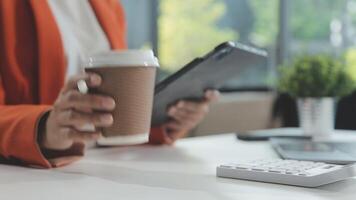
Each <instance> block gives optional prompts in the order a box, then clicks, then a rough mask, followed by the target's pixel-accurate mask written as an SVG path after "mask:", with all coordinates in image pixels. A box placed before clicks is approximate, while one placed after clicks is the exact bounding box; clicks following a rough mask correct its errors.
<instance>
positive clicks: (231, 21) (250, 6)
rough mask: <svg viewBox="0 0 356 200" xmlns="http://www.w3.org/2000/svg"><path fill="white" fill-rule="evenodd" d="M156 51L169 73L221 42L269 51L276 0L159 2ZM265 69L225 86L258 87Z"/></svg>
mask: <svg viewBox="0 0 356 200" xmlns="http://www.w3.org/2000/svg"><path fill="white" fill-rule="evenodd" d="M159 3H160V4H159V18H158V29H159V31H158V34H159V35H158V38H159V40H158V49H159V56H160V61H161V64H162V69H163V70H164V71H165V72H166V74H170V73H173V72H175V71H177V70H178V69H179V68H181V67H182V66H184V65H185V64H186V63H188V62H189V61H191V60H192V59H193V58H195V57H197V56H202V55H204V54H205V53H207V52H208V51H210V50H211V49H212V48H213V47H215V46H217V45H218V44H220V43H222V42H225V41H230V40H231V41H239V42H242V43H244V44H250V45H254V46H258V47H263V48H266V49H271V50H273V48H274V44H275V39H276V35H277V31H278V26H277V22H278V20H277V19H278V16H277V12H276V9H277V5H278V1H277V0H270V1H260V0H180V1H177V0H160V1H159ZM268 75H269V68H268V67H267V65H266V63H265V64H264V66H262V68H261V66H256V68H250V69H248V70H246V71H245V72H243V73H241V74H240V75H239V76H238V77H236V78H235V79H234V80H232V81H231V82H230V83H229V86H231V87H241V86H250V87H251V86H260V85H265V84H266V82H267V81H268Z"/></svg>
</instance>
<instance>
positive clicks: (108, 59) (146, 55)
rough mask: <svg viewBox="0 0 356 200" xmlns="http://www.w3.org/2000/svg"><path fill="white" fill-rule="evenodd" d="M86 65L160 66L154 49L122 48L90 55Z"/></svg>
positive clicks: (89, 66)
mask: <svg viewBox="0 0 356 200" xmlns="http://www.w3.org/2000/svg"><path fill="white" fill-rule="evenodd" d="M84 64H85V67H87V68H91V67H130V66H133V67H138V66H140V67H141V66H142V67H159V63H158V59H157V58H156V57H155V56H154V54H153V51H152V50H121V51H109V52H102V53H99V54H95V55H92V56H89V57H88V58H87V59H86V61H85V63H84Z"/></svg>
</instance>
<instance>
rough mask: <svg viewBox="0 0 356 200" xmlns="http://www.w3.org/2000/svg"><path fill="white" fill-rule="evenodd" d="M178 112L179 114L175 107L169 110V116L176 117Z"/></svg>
mask: <svg viewBox="0 0 356 200" xmlns="http://www.w3.org/2000/svg"><path fill="white" fill-rule="evenodd" d="M176 112H177V109H176V108H174V107H173V108H171V109H169V112H168V114H169V115H174V114H175V113H176Z"/></svg>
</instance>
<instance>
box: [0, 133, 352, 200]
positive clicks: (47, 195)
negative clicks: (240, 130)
mask: <svg viewBox="0 0 356 200" xmlns="http://www.w3.org/2000/svg"><path fill="white" fill-rule="evenodd" d="M355 135H356V132H355ZM274 157H277V155H276V154H275V153H274V151H273V150H272V149H271V148H270V146H269V145H268V143H266V142H242V141H237V140H236V138H235V135H233V134H226V135H220V136H209V137H200V138H190V139H183V140H181V141H179V142H178V143H177V144H176V145H175V146H174V147H167V146H166V147H152V146H139V147H122V148H105V149H93V150H89V151H88V152H87V155H86V157H85V158H84V159H82V160H81V161H79V162H77V163H75V164H73V165H70V166H67V167H64V168H60V169H54V170H36V169H29V168H23V167H14V166H6V165H0V199H1V200H3V199H4V200H8V199H23V200H26V199H29V200H31V199H34V200H42V199H43V200H49V199H51V200H57V199H76V200H78V199H81V200H91V199H95V200H98V199H100V200H106V199H108V200H109V199H110V200H111V199H115V200H117V199H124V200H130V199H137V200H150V199H152V200H159V199H169V200H172V199H179V200H183V199H184V200H185V199H197V200H200V199H202V200H203V199H204V200H210V199H216V200H218V199H219V200H222V199H228V200H230V199H239V200H243V199H248V200H255V199H263V200H268V199H271V200H278V199H281V200H285V199H288V200H289V199H292V200H294V199H295V200H301V199H302V200H313V199H330V200H331V199H333V200H334V199H338V200H341V199H349V200H355V199H356V179H349V180H346V181H341V182H338V183H334V184H330V185H326V186H323V187H320V188H317V189H307V188H300V187H292V186H284V185H276V184H267V183H258V182H250V181H241V180H232V179H223V178H217V177H216V176H215V167H216V166H217V165H218V164H220V163H223V162H231V161H234V160H236V161H238V160H241V159H255V158H256V159H257V158H274Z"/></svg>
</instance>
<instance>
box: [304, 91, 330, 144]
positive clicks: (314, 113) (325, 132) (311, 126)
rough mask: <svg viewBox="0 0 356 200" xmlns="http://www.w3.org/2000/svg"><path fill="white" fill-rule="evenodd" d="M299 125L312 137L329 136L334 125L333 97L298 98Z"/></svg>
mask: <svg viewBox="0 0 356 200" xmlns="http://www.w3.org/2000/svg"><path fill="white" fill-rule="evenodd" d="M298 115H299V125H300V127H301V128H302V130H303V132H304V134H305V135H309V136H312V137H313V139H318V138H326V137H330V136H331V134H332V133H333V131H334V125H335V99H334V98H331V97H325V98H300V99H298Z"/></svg>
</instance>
